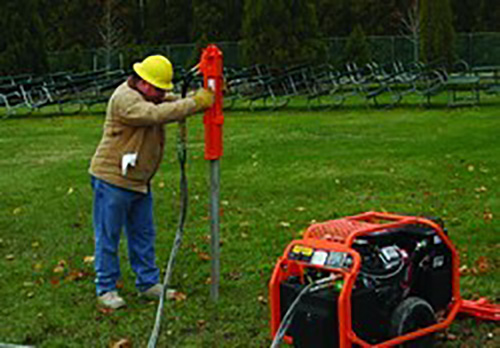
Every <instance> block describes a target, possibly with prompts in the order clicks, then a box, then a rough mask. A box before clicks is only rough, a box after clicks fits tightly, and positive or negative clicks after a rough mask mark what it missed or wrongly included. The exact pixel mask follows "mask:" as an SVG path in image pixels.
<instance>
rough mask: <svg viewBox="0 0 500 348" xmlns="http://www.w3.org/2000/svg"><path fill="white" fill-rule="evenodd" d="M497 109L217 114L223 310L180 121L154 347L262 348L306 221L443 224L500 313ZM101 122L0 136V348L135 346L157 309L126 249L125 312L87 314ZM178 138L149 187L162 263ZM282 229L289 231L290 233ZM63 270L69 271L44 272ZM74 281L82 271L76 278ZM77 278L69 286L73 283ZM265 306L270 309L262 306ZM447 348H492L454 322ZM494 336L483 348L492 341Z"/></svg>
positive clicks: (192, 128) (482, 333) (3, 128)
mask: <svg viewBox="0 0 500 348" xmlns="http://www.w3.org/2000/svg"><path fill="white" fill-rule="evenodd" d="M498 102H499V99H498V97H496V98H492V99H490V100H489V103H485V105H483V106H481V107H480V108H460V109H445V108H433V109H423V108H415V107H402V108H398V109H393V110H385V109H384V110H375V109H367V108H360V107H356V106H353V107H344V108H341V109H339V110H336V111H316V112H309V111H307V110H304V108H291V109H288V110H283V111H279V112H269V111H259V112H254V113H250V112H248V111H243V110H240V111H232V112H228V113H226V116H227V117H226V122H225V126H224V127H225V128H224V133H225V135H224V145H225V153H224V157H223V158H222V160H221V170H222V179H221V200H222V208H223V215H222V218H221V219H222V221H221V239H222V242H223V244H222V248H221V252H222V254H221V272H222V275H221V286H220V301H219V302H218V303H217V305H214V304H212V303H211V302H210V300H209V290H210V289H209V285H207V278H208V277H209V276H210V262H208V261H204V260H203V259H202V258H200V253H203V252H205V253H209V242H208V241H207V236H208V235H209V234H210V231H209V221H208V220H207V215H208V165H207V163H206V162H205V161H204V159H203V128H202V122H201V118H200V117H197V118H193V119H190V121H189V123H188V127H189V159H188V178H189V187H190V188H189V189H190V206H189V216H188V220H187V224H186V232H185V239H184V243H183V246H182V248H181V250H180V252H179V254H178V258H177V262H176V266H175V269H174V276H173V284H174V285H175V287H176V288H177V289H178V290H180V291H182V292H184V293H185V294H186V295H187V299H186V300H185V301H179V302H175V303H168V304H167V307H166V317H165V319H164V322H163V327H162V335H161V338H160V342H159V346H160V347H266V346H269V344H270V334H269V325H268V321H269V309H268V304H267V303H266V301H267V300H266V299H267V285H268V282H269V279H270V275H271V271H272V269H273V266H274V264H275V262H276V259H277V257H278V256H280V254H281V253H282V252H283V250H284V248H285V247H286V245H287V244H288V243H289V242H290V241H291V240H292V239H294V238H298V237H299V235H300V232H301V231H302V230H304V229H305V228H306V227H307V226H308V225H309V224H310V223H311V221H313V220H316V221H322V220H326V219H332V218H338V217H342V216H346V215H354V214H357V213H360V212H364V211H368V210H378V211H390V212H405V213H413V214H425V215H437V216H441V217H443V218H444V219H445V221H446V225H447V227H448V230H449V234H450V236H451V238H452V240H453V241H454V243H455V244H456V245H457V246H458V248H459V251H460V255H461V263H462V265H467V267H468V268H469V269H472V268H473V267H476V268H477V264H476V263H477V260H478V259H479V258H480V257H485V259H486V260H487V264H488V267H487V270H486V272H485V273H480V274H468V275H467V276H464V277H462V279H461V289H462V294H463V296H464V297H466V298H476V297H478V296H480V295H481V296H488V297H490V298H492V299H494V300H495V299H496V300H500V293H499V290H498V289H499V287H500V286H499V285H500V274H499V272H498V269H499V266H500V258H499V252H498V251H499V247H500V237H499V235H500V228H499V226H498V216H499V214H500V190H499V178H500V137H499V134H500V119H499V116H498V114H499V112H500V108H499V106H498V105H499V103H498ZM102 121H103V115H102V114H90V115H81V116H73V117H55V118H45V117H43V118H42V117H37V115H32V116H30V117H28V118H23V119H16V118H10V119H7V120H4V121H2V122H1V123H0V149H1V150H2V151H1V157H0V168H1V171H0V194H1V199H0V299H1V300H0V301H1V303H2V304H1V306H0V342H7V343H17V344H33V345H36V346H39V347H107V346H109V344H110V343H111V342H114V341H117V340H119V339H121V338H127V339H129V340H130V341H131V342H132V343H133V345H134V347H145V346H146V343H147V340H148V338H149V334H150V332H151V329H152V326H153V322H154V316H155V310H156V305H155V304H154V303H150V302H144V301H142V300H141V299H139V298H138V297H137V296H136V294H135V289H134V276H133V273H132V271H131V269H130V266H129V264H128V259H127V255H126V248H125V240H123V242H124V243H122V250H121V261H122V264H121V265H122V273H123V278H124V279H123V280H124V287H123V289H122V290H121V293H122V295H123V296H124V297H125V299H126V301H127V303H128V307H127V308H126V309H124V310H119V311H115V312H112V313H103V312H102V311H100V310H99V308H98V307H97V306H96V301H95V294H94V286H93V268H92V265H88V264H85V263H84V262H83V258H84V257H85V256H89V255H92V253H93V243H94V242H93V230H92V223H91V200H92V193H91V189H90V183H89V177H88V175H87V167H88V164H89V160H90V158H91V156H92V155H93V152H94V150H95V147H96V145H97V143H98V141H99V139H100V137H101V131H102ZM176 137H177V126H176V125H169V126H168V127H167V149H166V155H165V160H164V162H163V165H162V167H161V169H160V171H159V173H158V174H157V175H156V177H155V179H154V183H153V191H154V195H155V217H156V224H157V227H158V242H157V258H158V263H159V265H162V266H163V265H165V264H166V261H167V259H168V255H169V253H170V247H171V243H172V240H173V236H174V233H175V229H176V223H177V217H178V198H179V190H178V177H179V171H178V165H177V160H176V154H175V142H176ZM287 226H288V227H287ZM61 260H64V261H65V263H66V265H65V267H64V272H63V273H54V268H55V267H56V266H57V264H58V263H59V262H60V261H61ZM78 272H80V273H78ZM74 278H77V279H74ZM263 299H264V300H263ZM449 332H451V333H452V334H453V335H455V336H456V339H455V340H442V342H441V343H440V345H442V346H445V347H464V346H465V347H479V346H491V347H493V346H498V345H499V343H500V342H499V336H500V332H499V330H498V326H495V325H494V324H492V323H484V322H478V323H477V325H476V321H475V320H473V319H463V320H457V321H456V322H455V323H454V324H453V326H452V327H451V329H450V330H449ZM489 333H493V338H488V337H487V335H488V334H489Z"/></svg>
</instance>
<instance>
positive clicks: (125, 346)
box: [110, 338, 132, 348]
mask: <svg viewBox="0 0 500 348" xmlns="http://www.w3.org/2000/svg"><path fill="white" fill-rule="evenodd" d="M110 347H111V348H132V343H130V341H129V340H128V339H126V338H122V339H121V340H119V341H118V342H115V343H112V344H111V345H110Z"/></svg>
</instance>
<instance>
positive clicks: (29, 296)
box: [26, 291, 35, 298]
mask: <svg viewBox="0 0 500 348" xmlns="http://www.w3.org/2000/svg"><path fill="white" fill-rule="evenodd" d="M26 296H27V297H28V298H33V296H35V293H34V292H33V291H30V292H28V293H27V294H26Z"/></svg>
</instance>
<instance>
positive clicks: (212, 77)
mask: <svg viewBox="0 0 500 348" xmlns="http://www.w3.org/2000/svg"><path fill="white" fill-rule="evenodd" d="M199 69H200V70H201V72H202V73H203V85H204V87H205V88H210V89H211V90H213V91H214V93H215V102H214V104H213V105H212V107H210V108H209V109H207V110H206V111H205V116H204V118H203V123H204V124H205V159H206V160H207V161H210V227H211V228H210V230H211V239H210V240H211V256H212V257H211V259H212V273H211V280H212V285H211V289H210V297H211V299H212V300H213V301H217V300H218V298H219V279H220V261H219V259H220V257H219V256H220V250H219V230H220V228H219V206H220V205H219V201H220V195H219V192H220V190H219V183H220V163H219V159H220V157H221V156H222V124H223V123H224V115H223V113H222V106H223V99H222V97H223V95H222V89H223V83H224V80H223V75H222V73H223V69H222V52H221V51H220V50H219V48H218V47H217V46H215V45H208V46H207V48H205V49H204V50H203V53H202V55H201V62H200V65H199Z"/></svg>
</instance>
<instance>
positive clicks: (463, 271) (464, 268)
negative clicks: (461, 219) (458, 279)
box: [458, 265, 469, 276]
mask: <svg viewBox="0 0 500 348" xmlns="http://www.w3.org/2000/svg"><path fill="white" fill-rule="evenodd" d="M458 271H459V272H460V275H462V276H465V275H467V274H469V267H467V265H462V266H460V268H459V269H458Z"/></svg>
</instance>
